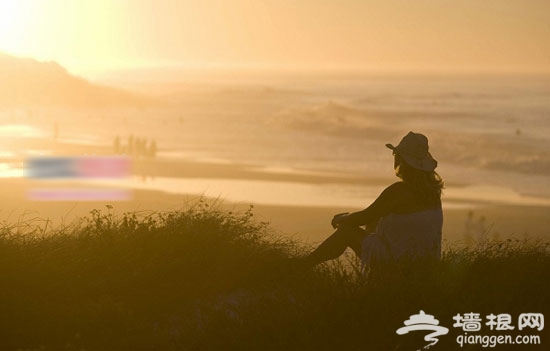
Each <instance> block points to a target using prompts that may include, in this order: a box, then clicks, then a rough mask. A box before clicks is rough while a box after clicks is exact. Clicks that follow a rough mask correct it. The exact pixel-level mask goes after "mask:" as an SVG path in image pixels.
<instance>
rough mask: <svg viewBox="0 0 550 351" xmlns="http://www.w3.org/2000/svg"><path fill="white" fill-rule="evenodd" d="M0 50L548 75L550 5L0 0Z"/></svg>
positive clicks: (80, 66) (66, 58)
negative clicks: (527, 71) (505, 71)
mask: <svg viewBox="0 0 550 351" xmlns="http://www.w3.org/2000/svg"><path fill="white" fill-rule="evenodd" d="M0 52H5V53H9V54H14V55H19V56H30V57H34V58H37V59H40V60H54V61H57V62H59V63H60V64H61V65H63V66H65V67H67V68H68V69H69V70H70V71H71V72H73V73H77V74H83V75H86V74H93V73H94V72H100V71H103V70H112V69H120V68H136V67H157V66H166V65H170V66H182V67H190V68H193V67H212V66H213V67H225V66H227V67H236V68H240V67H260V68H262V67H266V68H298V69H299V68H320V69H323V68H344V69H367V70H393V69H396V70H402V69H406V70H426V69H428V70H429V69H442V70H447V69H448V70H454V69H458V70H521V71H524V70H529V71H541V70H542V71H550V1H548V0H483V1H480V0H460V1H458V0H415V1H410V0H340V1H335V0H334V1H331V0H296V1H281V0H264V1H258V0H231V1H225V0H155V1H154V0H120V1H114V0H111V1H107V0H90V1H63V0H34V1H33V0H0Z"/></svg>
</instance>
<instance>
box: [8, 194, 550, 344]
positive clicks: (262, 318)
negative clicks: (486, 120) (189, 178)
mask: <svg viewBox="0 0 550 351" xmlns="http://www.w3.org/2000/svg"><path fill="white" fill-rule="evenodd" d="M305 250H308V248H306V247H305V246H304V245H302V244H300V243H298V242H295V241H291V240H288V239H281V238H280V237H279V236H277V235H276V234H274V233H273V232H272V230H271V229H270V228H269V226H268V225H267V224H266V223H258V222H256V221H255V220H254V217H253V214H252V211H251V210H250V211H247V212H244V213H237V214H233V213H231V212H223V211H220V210H217V209H215V208H214V209H212V208H211V207H210V206H208V204H207V203H205V202H200V203H198V204H197V205H195V206H191V207H189V208H187V209H185V210H182V211H177V212H170V213H130V214H124V215H122V216H120V217H117V216H116V215H114V214H113V211H112V208H111V207H110V206H108V209H107V211H104V212H102V211H99V210H94V211H92V212H91V214H90V216H89V217H87V218H84V219H82V220H81V221H80V222H78V223H75V224H73V225H71V226H67V227H64V228H59V229H53V230H48V229H47V228H45V226H44V225H37V224H36V223H32V222H31V223H28V222H26V223H18V224H15V225H11V224H4V225H3V227H2V228H0V284H1V285H0V286H1V289H0V307H1V308H0V312H1V313H0V349H1V350H262V351H265V350H329V349H333V350H340V349H341V350H343V349H348V350H413V349H414V350H416V349H419V348H421V347H422V346H425V345H426V342H425V341H424V340H423V337H424V336H425V335H426V333H422V332H420V333H419V334H418V333H417V334H415V333H409V334H408V335H403V336H399V335H397V334H396V330H397V329H398V328H400V327H402V326H403V322H404V321H405V320H407V319H408V318H409V317H410V316H411V315H413V314H417V313H419V311H420V310H423V311H425V312H426V313H427V314H430V315H434V316H435V318H436V319H438V320H439V322H440V325H442V326H445V327H447V328H449V334H448V335H444V336H440V337H439V343H438V344H436V345H434V346H433V347H432V348H431V349H433V350H451V349H461V350H467V349H469V348H467V347H464V348H460V346H459V345H458V344H457V342H456V338H457V336H458V335H460V334H464V332H463V331H462V330H461V329H460V328H458V329H457V328H454V327H453V325H452V324H453V323H454V322H455V321H454V320H453V319H452V317H453V316H455V315H456V314H458V313H460V314H465V313H470V312H474V313H480V315H481V316H482V318H484V317H485V316H486V315H488V314H491V313H493V314H499V313H507V314H510V315H512V317H513V318H514V319H515V318H517V316H519V314H521V313H528V312H538V313H543V314H544V315H545V316H547V317H548V316H550V313H548V312H550V310H549V308H548V296H550V247H549V245H548V244H547V243H530V242H525V241H522V242H520V241H515V240H508V241H504V242H492V243H485V244H483V245H480V246H478V247H476V248H474V249H451V248H448V249H446V251H445V254H444V258H443V261H442V262H441V264H440V265H439V266H438V267H437V269H436V271H435V272H434V274H433V276H431V277H420V276H418V277H415V276H409V277H408V278H407V279H405V278H404V277H403V276H401V275H399V274H391V275H388V276H381V277H377V278H376V279H365V278H364V277H363V276H362V275H360V274H359V266H358V264H357V262H355V261H353V260H350V262H342V261H339V262H336V263H333V264H330V265H324V266H320V267H317V268H316V269H311V270H305V269H296V267H295V266H294V265H295V261H293V260H292V259H291V258H292V257H296V256H297V255H301V254H303V253H304V251H305ZM514 322H515V320H514ZM514 324H515V323H514ZM487 328H488V327H486V326H484V328H483V329H482V331H481V332H480V334H489V335H499V333H496V334H495V332H492V333H493V334H491V332H489V331H488V330H489V329H487ZM515 329H516V330H514V331H511V332H509V333H510V334H512V335H515V334H535V335H537V334H538V335H541V336H542V335H543V334H544V332H545V331H544V330H543V332H537V331H536V329H528V330H523V331H522V332H518V330H517V329H518V328H517V327H516V328H515ZM483 331H485V332H484V333H483ZM500 334H502V332H500ZM541 343H542V345H539V347H538V348H537V347H536V346H533V345H531V348H530V349H541V350H542V349H544V348H545V347H547V346H548V344H549V343H550V340H545V339H544V338H543V337H542V340H541ZM545 344H546V346H545ZM497 347H498V349H499V350H506V349H511V350H519V349H522V348H521V347H519V346H518V345H513V346H507V345H498V346H497ZM470 349H478V348H476V347H474V348H470Z"/></svg>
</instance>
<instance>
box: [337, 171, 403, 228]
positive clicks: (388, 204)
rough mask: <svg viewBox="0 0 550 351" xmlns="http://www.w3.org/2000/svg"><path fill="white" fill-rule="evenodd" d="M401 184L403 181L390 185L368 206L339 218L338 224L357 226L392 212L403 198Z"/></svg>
mask: <svg viewBox="0 0 550 351" xmlns="http://www.w3.org/2000/svg"><path fill="white" fill-rule="evenodd" d="M403 186H404V184H403V182H397V183H394V184H392V185H390V186H389V187H387V188H386V189H384V191H382V193H381V194H380V195H379V196H378V198H377V199H376V200H374V202H373V203H372V204H371V205H370V206H369V207H367V208H365V209H364V210H362V211H358V212H354V213H351V214H349V215H347V216H345V217H343V218H341V219H340V221H339V222H338V225H345V226H353V227H358V226H362V225H372V224H373V223H377V222H378V220H380V218H382V217H384V216H387V215H388V214H390V213H392V212H393V211H394V210H395V208H396V206H397V205H398V204H399V202H400V201H402V200H403V199H402V197H403V195H404V192H403V190H404V187H403Z"/></svg>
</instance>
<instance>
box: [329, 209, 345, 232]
mask: <svg viewBox="0 0 550 351" xmlns="http://www.w3.org/2000/svg"><path fill="white" fill-rule="evenodd" d="M348 216H349V212H344V213H338V214H337V215H335V216H334V217H333V218H332V222H330V224H331V225H332V228H334V229H336V228H338V226H339V225H340V223H342V222H343V221H344V219H346V218H347V217H348Z"/></svg>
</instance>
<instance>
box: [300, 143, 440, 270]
mask: <svg viewBox="0 0 550 351" xmlns="http://www.w3.org/2000/svg"><path fill="white" fill-rule="evenodd" d="M386 146H387V147H388V148H389V149H391V150H392V151H393V156H394V163H393V167H394V170H395V174H396V176H397V177H399V178H401V181H399V182H396V183H393V184H392V185H390V186H388V187H387V188H386V189H385V190H384V191H383V192H382V193H381V194H380V196H378V198H377V199H376V200H375V201H374V202H373V203H372V204H371V205H370V206H369V207H367V208H366V209H364V210H362V211H358V212H354V213H342V214H338V215H336V216H334V218H333V219H332V223H331V224H332V227H333V228H334V229H336V231H335V232H334V233H333V234H332V235H331V236H330V237H328V238H327V239H326V240H325V241H324V242H323V243H321V245H319V247H317V249H315V250H314V251H313V252H312V253H310V254H309V255H308V256H306V257H305V258H303V261H304V262H305V264H306V265H308V266H314V265H317V264H319V263H322V262H325V261H327V260H331V259H335V258H338V257H339V256H340V255H341V254H342V253H344V251H345V250H346V248H348V247H350V248H351V249H352V250H353V251H354V252H355V253H356V254H357V255H358V256H359V257H360V258H361V261H362V266H363V271H364V272H365V273H366V272H368V271H369V270H370V269H372V268H376V267H377V265H378V264H382V263H384V262H398V261H400V262H401V261H403V262H410V259H413V260H418V259H426V258H427V259H430V260H432V259H435V260H438V259H439V258H440V256H441V233H442V227H443V211H442V208H441V191H442V189H443V180H442V178H441V177H440V176H439V175H438V174H437V172H435V168H436V167H437V161H436V160H435V159H434V158H433V157H432V155H431V154H430V152H429V151H428V139H427V138H426V137H425V136H424V135H422V134H418V133H413V132H409V133H408V134H407V135H406V136H405V137H404V138H403V139H402V140H401V142H400V143H399V144H398V145H397V146H393V145H391V144H386ZM362 226H366V229H363V228H362Z"/></svg>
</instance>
